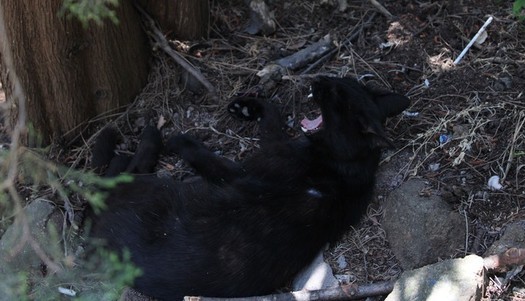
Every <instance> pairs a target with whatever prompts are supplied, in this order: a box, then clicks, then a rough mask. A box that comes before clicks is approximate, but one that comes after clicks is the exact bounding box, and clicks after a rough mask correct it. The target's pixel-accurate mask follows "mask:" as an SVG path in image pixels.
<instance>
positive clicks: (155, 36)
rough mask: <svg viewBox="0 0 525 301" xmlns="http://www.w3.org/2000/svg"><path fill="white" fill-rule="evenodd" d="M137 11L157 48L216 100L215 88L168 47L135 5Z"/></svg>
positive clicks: (155, 27) (162, 35)
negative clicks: (144, 21)
mask: <svg viewBox="0 0 525 301" xmlns="http://www.w3.org/2000/svg"><path fill="white" fill-rule="evenodd" d="M135 7H136V8H137V10H138V11H139V12H140V13H141V14H142V16H143V17H144V19H145V20H146V26H147V27H148V30H149V31H148V34H149V35H150V36H151V37H152V38H153V40H155V42H156V43H157V44H158V45H159V47H160V48H161V49H162V50H163V51H164V52H166V54H168V55H169V56H170V57H171V58H172V59H173V60H174V61H175V62H176V63H177V64H179V65H180V66H181V67H182V68H184V69H185V70H186V71H188V72H189V73H190V74H191V75H192V76H193V77H194V78H195V79H196V80H198V81H199V82H200V83H201V84H202V85H203V86H204V87H205V88H206V90H208V93H209V94H210V96H211V97H212V98H213V99H215V100H217V99H218V97H219V96H218V95H217V90H216V89H215V87H214V86H213V85H212V84H211V83H210V82H209V81H208V80H207V79H206V78H205V77H204V76H203V75H202V73H201V72H200V71H199V70H197V69H196V68H195V67H193V66H192V65H191V64H190V62H188V61H187V60H186V59H185V58H184V57H183V56H182V55H180V54H179V53H177V52H176V51H175V50H173V48H171V47H170V45H169V43H168V40H166V37H164V34H162V32H161V31H160V30H159V29H158V28H157V26H156V25H155V21H154V20H153V19H152V18H151V17H150V16H149V15H148V13H146V12H145V11H144V10H143V9H142V7H140V6H139V5H135Z"/></svg>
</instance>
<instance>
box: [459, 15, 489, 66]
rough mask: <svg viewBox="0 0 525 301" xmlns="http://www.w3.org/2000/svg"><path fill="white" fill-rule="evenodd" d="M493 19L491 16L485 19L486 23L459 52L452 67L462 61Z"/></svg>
mask: <svg viewBox="0 0 525 301" xmlns="http://www.w3.org/2000/svg"><path fill="white" fill-rule="evenodd" d="M493 19H494V18H492V16H490V17H489V18H488V19H487V21H485V24H483V26H481V28H480V29H479V30H478V33H476V35H475V36H474V37H473V38H472V40H470V42H469V43H468V44H467V46H466V47H465V49H463V51H461V53H460V54H459V56H458V58H457V59H456V60H455V61H454V65H457V64H459V62H461V60H462V59H463V57H464V56H465V54H466V53H467V51H468V50H469V49H470V47H472V45H473V44H474V43H475V42H476V41H477V40H478V38H479V36H480V35H481V34H482V33H483V32H484V31H485V29H487V26H489V24H490V23H491V22H492V20H493Z"/></svg>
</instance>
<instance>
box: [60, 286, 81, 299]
mask: <svg viewBox="0 0 525 301" xmlns="http://www.w3.org/2000/svg"><path fill="white" fill-rule="evenodd" d="M58 292H59V293H61V294H63V295H66V296H70V297H75V296H76V295H77V292H75V291H74V290H72V289H69V288H65V287H61V286H59V287H58Z"/></svg>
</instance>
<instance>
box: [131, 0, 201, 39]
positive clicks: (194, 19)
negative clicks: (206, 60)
mask: <svg viewBox="0 0 525 301" xmlns="http://www.w3.org/2000/svg"><path fill="white" fill-rule="evenodd" d="M140 3H141V4H142V6H143V7H144V8H145V9H146V11H148V13H150V14H151V16H152V17H153V19H155V20H156V21H157V23H159V26H160V28H161V30H162V31H163V32H164V33H165V34H167V35H168V36H171V37H175V38H177V39H180V40H198V39H207V38H208V30H209V22H210V7H209V3H208V0H141V1H140Z"/></svg>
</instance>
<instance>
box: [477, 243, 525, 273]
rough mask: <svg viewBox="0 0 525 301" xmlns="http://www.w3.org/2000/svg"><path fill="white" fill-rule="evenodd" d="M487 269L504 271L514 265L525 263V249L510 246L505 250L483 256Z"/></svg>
mask: <svg viewBox="0 0 525 301" xmlns="http://www.w3.org/2000/svg"><path fill="white" fill-rule="evenodd" d="M483 265H484V266H485V268H486V269H487V270H494V271H497V272H504V271H506V270H508V269H509V267H512V266H518V265H525V249H518V248H510V249H508V250H506V251H505V252H502V253H499V254H495V255H491V256H488V257H485V258H483Z"/></svg>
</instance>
